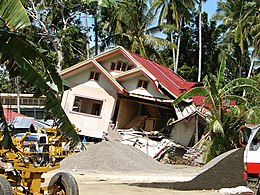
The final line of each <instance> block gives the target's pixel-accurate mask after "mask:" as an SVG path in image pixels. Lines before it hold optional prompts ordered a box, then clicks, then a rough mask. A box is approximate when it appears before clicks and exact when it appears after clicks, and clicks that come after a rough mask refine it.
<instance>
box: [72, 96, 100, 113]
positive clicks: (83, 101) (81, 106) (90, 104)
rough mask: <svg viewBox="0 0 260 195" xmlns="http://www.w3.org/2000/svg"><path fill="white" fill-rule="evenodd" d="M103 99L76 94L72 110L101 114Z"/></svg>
mask: <svg viewBox="0 0 260 195" xmlns="http://www.w3.org/2000/svg"><path fill="white" fill-rule="evenodd" d="M102 105H103V101H101V100H95V99H90V98H86V97H80V96H75V100H74V103H73V108H72V111H74V112H80V113H85V114H90V115H95V116H100V114H101V109H102Z"/></svg>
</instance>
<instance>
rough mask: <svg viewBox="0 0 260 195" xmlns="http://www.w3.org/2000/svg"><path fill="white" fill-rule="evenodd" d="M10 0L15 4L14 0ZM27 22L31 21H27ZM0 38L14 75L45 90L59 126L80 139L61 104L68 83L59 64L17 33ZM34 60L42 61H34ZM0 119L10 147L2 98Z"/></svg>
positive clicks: (1, 58)
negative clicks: (58, 69)
mask: <svg viewBox="0 0 260 195" xmlns="http://www.w3.org/2000/svg"><path fill="white" fill-rule="evenodd" d="M6 3H7V4H8V3H10V5H12V2H11V1H8V2H6ZM19 5H20V6H22V5H21V4H19ZM5 6H7V5H5ZM7 7H8V6H7ZM0 9H1V8H0ZM19 10H23V13H21V17H23V15H26V12H25V11H24V9H19ZM9 11H10V12H15V11H16V7H12V9H10V10H9ZM2 14H3V13H2ZM17 20H18V19H17ZM21 21H22V20H21ZM25 24H27V23H26V22H24V25H25ZM24 25H23V24H20V23H15V24H14V26H12V28H13V29H17V28H18V27H21V26H24ZM0 42H1V43H2V44H1V45H0V63H1V64H4V65H5V67H6V70H7V71H8V72H9V74H10V77H16V76H20V77H21V79H22V80H24V81H26V82H27V83H28V84H30V85H32V86H35V87H36V88H37V89H38V91H37V92H38V93H40V94H44V95H45V96H46V110H47V112H48V113H50V114H51V116H52V117H53V118H54V119H56V120H57V124H58V129H59V130H61V132H63V133H64V136H66V137H69V138H71V141H72V144H75V143H77V142H78V140H79V139H78V136H77V133H76V131H75V129H74V127H73V125H72V124H71V123H70V121H69V119H68V117H67V116H66V114H65V112H64V110H63V109H62V107H61V100H60V97H61V96H60V95H61V94H62V93H63V90H64V83H63V80H62V79H61V77H60V75H59V74H58V72H57V69H56V67H55V66H53V64H51V63H50V61H49V60H48V59H47V58H46V57H45V56H44V55H43V54H42V53H41V52H40V51H39V50H37V49H36V48H35V47H34V46H33V45H32V44H31V43H30V42H28V41H26V40H25V39H24V37H23V36H21V35H19V34H17V33H11V32H9V31H6V30H0ZM34 62H38V63H35V64H34ZM0 123H2V124H3V126H2V127H3V129H4V139H3V143H9V144H8V146H7V145H6V147H7V148H10V147H13V145H12V142H11V139H10V135H9V130H8V126H7V123H6V120H5V117H4V114H3V108H2V104H1V102H0Z"/></svg>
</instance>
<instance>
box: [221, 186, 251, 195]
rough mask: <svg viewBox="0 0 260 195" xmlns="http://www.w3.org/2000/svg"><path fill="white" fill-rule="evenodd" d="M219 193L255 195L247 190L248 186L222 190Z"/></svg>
mask: <svg viewBox="0 0 260 195" xmlns="http://www.w3.org/2000/svg"><path fill="white" fill-rule="evenodd" d="M219 193H221V194H225V195H229V194H244V195H249V194H253V193H254V192H253V191H252V190H250V189H249V188H247V187H246V186H238V187H235V188H221V189H220V190H219Z"/></svg>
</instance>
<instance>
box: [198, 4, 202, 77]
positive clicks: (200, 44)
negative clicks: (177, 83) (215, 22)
mask: <svg viewBox="0 0 260 195" xmlns="http://www.w3.org/2000/svg"><path fill="white" fill-rule="evenodd" d="M201 11H202V0H200V2H199V68H198V82H200V81H201V56H202V26H201V23H202V21H201Z"/></svg>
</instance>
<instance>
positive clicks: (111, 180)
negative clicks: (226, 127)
mask: <svg viewBox="0 0 260 195" xmlns="http://www.w3.org/2000/svg"><path fill="white" fill-rule="evenodd" d="M198 170H199V169H198V168H196V167H194V168H188V167H185V166H183V167H182V166H180V167H179V168H178V169H176V170H175V171H173V172H172V174H169V172H168V173H166V172H165V173H149V172H136V173H112V174H111V173H109V174H108V173H103V172H88V173H83V172H77V171H76V170H73V171H71V172H70V173H72V174H73V176H74V177H75V179H76V180H77V183H78V186H79V190H80V195H93V194H94V195H110V194H113V195H122V194H123V195H141V194H142V195H145V194H149V195H158V194H163V195H177V194H178V195H188V194H194V195H199V194H202V195H207V194H208V195H217V194H218V195H219V194H220V193H218V192H217V191H215V190H199V191H178V190H173V189H161V188H152V187H140V186H137V185H135V183H139V184H141V183H146V184H147V183H152V182H174V181H189V180H191V179H192V178H194V177H195V175H196V174H197V172H198ZM56 172H58V171H54V172H50V173H47V174H45V178H46V183H48V180H49V179H50V178H51V176H52V175H54V174H55V173H56Z"/></svg>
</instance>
